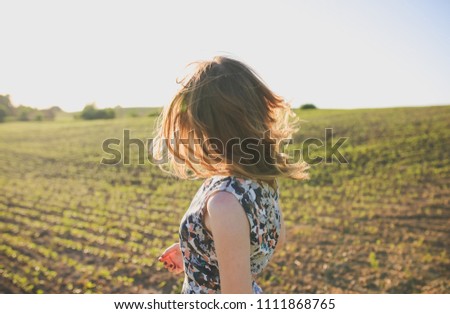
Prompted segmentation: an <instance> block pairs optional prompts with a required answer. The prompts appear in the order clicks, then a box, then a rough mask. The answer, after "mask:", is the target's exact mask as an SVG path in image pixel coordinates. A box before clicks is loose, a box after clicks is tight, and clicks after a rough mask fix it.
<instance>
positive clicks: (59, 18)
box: [0, 0, 450, 112]
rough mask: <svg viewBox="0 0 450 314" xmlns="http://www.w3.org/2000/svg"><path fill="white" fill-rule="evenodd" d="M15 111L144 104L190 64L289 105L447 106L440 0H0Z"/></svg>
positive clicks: (447, 53) (448, 10)
mask: <svg viewBox="0 0 450 314" xmlns="http://www.w3.org/2000/svg"><path fill="white" fill-rule="evenodd" d="M0 12H2V14H1V16H2V17H1V18H0V39H1V41H0V43H1V44H0V94H9V95H10V96H11V99H12V102H13V103H14V104H15V105H19V104H22V105H27V106H32V107H37V108H48V107H50V106H60V107H61V108H62V109H63V110H65V111H69V112H70V111H78V110H81V109H82V108H83V107H84V106H85V105H86V104H88V103H92V102H95V103H96V105H97V107H99V108H105V107H112V106H116V105H121V106H123V107H154V106H164V105H167V104H168V103H170V101H171V99H172V97H173V96H174V94H175V93H176V91H177V90H178V89H179V88H180V86H179V85H178V84H177V83H176V79H177V78H181V77H183V76H184V75H185V74H187V73H188V71H189V70H190V69H191V68H186V65H187V64H188V63H190V62H193V61H198V60H209V59H211V58H212V57H213V56H216V55H226V56H229V57H233V58H237V59H239V60H241V61H243V62H245V63H246V64H248V65H249V66H251V67H252V68H253V69H254V70H255V71H256V72H257V73H258V74H259V75H260V76H261V77H262V79H263V80H264V81H265V82H266V83H267V84H268V86H269V87H270V88H271V89H272V90H273V91H274V92H276V93H278V94H279V95H281V96H283V97H284V98H285V99H287V100H288V101H290V102H291V103H292V106H293V107H297V106H300V105H301V104H304V103H313V104H315V105H316V106H318V107H319V108H378V107H398V106H419V105H442V104H450V1H447V0H426V1H422V0H409V1H406V0H405V1H401V0H377V1H369V0H366V1H364V0H345V1H344V0H339V1H338V0H308V1H305V0H298V1H275V0H274V1H262V0H260V1H236V0H228V1H212V0H209V1H199V0H193V1H170V0H168V1H145V0H143V1H137V0H129V1H115V0H108V1H95V0H89V1H84V0H78V1H49V0H41V1H21V0H11V1H4V0H0Z"/></svg>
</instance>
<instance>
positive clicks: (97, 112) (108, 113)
mask: <svg viewBox="0 0 450 314" xmlns="http://www.w3.org/2000/svg"><path fill="white" fill-rule="evenodd" d="M115 117H116V113H115V112H114V109H111V108H108V109H97V108H96V107H95V104H88V105H86V106H85V107H84V109H83V111H81V114H80V118H81V119H84V120H95V119H114V118H115Z"/></svg>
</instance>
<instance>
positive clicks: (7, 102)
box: [0, 95, 15, 120]
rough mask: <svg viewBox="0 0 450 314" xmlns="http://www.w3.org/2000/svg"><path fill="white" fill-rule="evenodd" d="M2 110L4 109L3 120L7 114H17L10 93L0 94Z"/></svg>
mask: <svg viewBox="0 0 450 314" xmlns="http://www.w3.org/2000/svg"><path fill="white" fill-rule="evenodd" d="M0 110H2V111H3V120H4V118H6V117H7V116H13V115H14V114H15V108H14V106H13V104H12V103H11V99H10V97H9V95H0Z"/></svg>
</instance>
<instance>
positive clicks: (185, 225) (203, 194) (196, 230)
mask: <svg viewBox="0 0 450 314" xmlns="http://www.w3.org/2000/svg"><path fill="white" fill-rule="evenodd" d="M215 191H226V192H230V193H232V194H233V195H234V196H235V197H236V198H237V199H238V200H239V202H240V204H241V205H242V207H243V208H244V210H245V213H246V214H247V218H248V221H249V223H250V249H251V255H250V268H251V272H252V276H253V280H252V287H253V293H263V292H262V289H261V288H260V287H259V286H258V284H257V283H256V281H255V279H256V275H257V274H259V273H260V272H261V271H262V270H263V269H264V268H265V266H266V265H267V264H268V262H269V260H270V259H271V257H272V255H273V253H274V249H275V246H276V244H277V243H278V237H279V234H280V231H281V221H280V209H279V205H278V195H279V191H278V188H277V189H276V190H274V189H273V188H272V187H271V186H270V185H269V184H268V183H265V182H261V183H259V182H257V181H254V180H251V179H243V178H239V177H236V176H213V177H210V178H208V179H206V180H205V181H204V182H203V184H202V185H201V187H200V188H199V190H198V191H197V193H196V194H195V196H194V198H193V200H192V202H191V205H190V206H189V208H188V210H187V211H186V213H185V214H184V216H183V218H182V220H181V224H180V229H179V238H180V248H181V252H182V254H183V260H184V269H185V278H184V283H183V287H182V290H181V293H221V292H220V278H219V268H218V263H217V256H216V253H215V248H214V241H213V238H212V235H211V234H210V232H209V231H208V229H206V228H205V224H204V211H205V210H206V208H205V207H206V201H207V199H208V196H209V195H210V194H211V193H212V192H215Z"/></svg>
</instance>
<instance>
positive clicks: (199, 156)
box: [153, 56, 308, 183]
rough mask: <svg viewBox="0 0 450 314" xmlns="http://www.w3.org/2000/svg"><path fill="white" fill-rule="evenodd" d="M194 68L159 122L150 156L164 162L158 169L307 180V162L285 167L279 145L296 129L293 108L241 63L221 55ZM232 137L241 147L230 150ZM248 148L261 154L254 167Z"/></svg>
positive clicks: (190, 174)
mask: <svg viewBox="0 0 450 314" xmlns="http://www.w3.org/2000/svg"><path fill="white" fill-rule="evenodd" d="M197 64H198V65H197V69H196V70H195V71H194V73H193V74H192V76H190V77H186V78H185V79H184V80H183V81H182V82H181V83H182V88H181V89H180V90H179V91H178V92H177V94H176V95H175V97H174V98H173V100H172V102H171V103H170V105H169V106H167V107H166V108H164V110H163V112H162V113H161V115H160V117H159V119H158V120H157V127H156V134H155V137H154V140H153V145H154V146H153V148H154V153H153V155H154V156H155V157H156V158H160V159H161V158H162V159H164V158H165V159H166V162H165V163H161V164H159V166H160V168H161V169H162V170H164V171H166V172H169V173H171V174H174V175H175V176H177V177H180V178H206V177H210V176H212V175H237V176H242V177H246V178H251V179H255V180H263V181H267V182H269V183H274V182H275V179H276V178H277V177H289V178H293V179H306V178H307V177H308V175H307V173H306V169H307V168H308V166H307V164H306V163H304V162H297V163H289V161H288V156H287V155H286V154H283V153H282V152H281V151H280V147H279V143H280V141H282V140H285V139H289V138H291V136H292V134H293V133H294V132H295V131H296V130H297V128H296V125H297V122H298V119H296V116H295V113H294V112H293V111H292V109H291V106H290V105H289V104H288V103H287V102H286V101H285V100H284V99H283V98H281V97H280V96H278V95H276V94H275V93H273V92H272V91H271V90H270V89H269V88H268V87H267V86H266V85H265V84H264V83H263V81H262V80H261V79H260V78H259V77H258V75H257V74H256V73H255V72H254V71H253V70H252V69H251V68H249V67H248V66H246V65H245V64H243V63H242V62H240V61H237V60H234V59H231V58H228V57H222V56H220V57H215V58H214V59H213V60H212V61H203V62H197ZM179 83H180V82H179ZM268 134H269V135H268ZM180 139H181V140H180ZM231 139H238V140H239V141H240V143H237V144H239V145H231V147H229V145H228V143H229V141H230V140H231ZM246 139H247V140H246ZM234 141H236V140H234ZM244 142H248V144H245V143H244ZM202 143H203V145H201V144H202ZM220 143H222V144H220ZM224 143H227V145H226V147H225V146H224ZM186 144H187V145H186ZM213 144H214V145H213ZM250 145H252V147H250ZM267 146H269V151H266V150H267ZM250 150H251V151H253V152H254V153H255V154H253V157H255V155H256V154H259V156H260V158H256V159H257V160H255V158H254V159H252V161H253V162H252V163H250V162H247V160H248V155H249V154H250V155H251V153H249V151H250ZM243 160H244V161H243Z"/></svg>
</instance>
